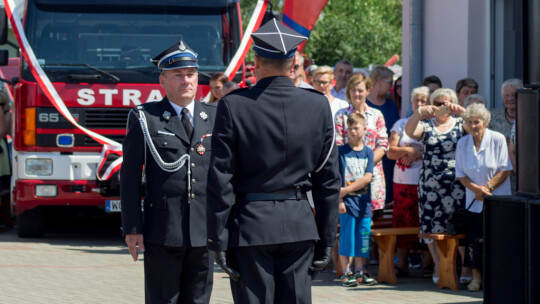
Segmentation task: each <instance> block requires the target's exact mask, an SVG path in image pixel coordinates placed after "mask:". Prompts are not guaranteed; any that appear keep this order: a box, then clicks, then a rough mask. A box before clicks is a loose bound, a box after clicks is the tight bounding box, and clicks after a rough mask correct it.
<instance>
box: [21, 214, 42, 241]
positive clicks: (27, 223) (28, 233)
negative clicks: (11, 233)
mask: <svg viewBox="0 0 540 304" xmlns="http://www.w3.org/2000/svg"><path fill="white" fill-rule="evenodd" d="M44 234H45V217H44V215H43V209H42V208H40V207H36V208H34V209H30V210H26V211H24V212H22V213H21V214H19V215H17V235H18V236H19V237H21V238H40V237H43V235H44Z"/></svg>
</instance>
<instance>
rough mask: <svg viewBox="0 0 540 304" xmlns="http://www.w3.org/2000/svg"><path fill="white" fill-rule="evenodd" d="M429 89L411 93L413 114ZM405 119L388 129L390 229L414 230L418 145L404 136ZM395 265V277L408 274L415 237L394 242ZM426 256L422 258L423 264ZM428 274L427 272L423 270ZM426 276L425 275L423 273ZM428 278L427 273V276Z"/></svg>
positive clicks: (419, 160) (419, 162) (426, 98)
mask: <svg viewBox="0 0 540 304" xmlns="http://www.w3.org/2000/svg"><path fill="white" fill-rule="evenodd" d="M429 94H430V92H429V88H428V87H418V88H415V89H414V90H412V93H411V104H412V108H413V111H415V112H416V111H417V110H418V108H419V107H421V106H425V105H427V104H429ZM407 120H409V118H408V117H407V118H402V119H400V120H398V121H397V122H396V123H395V124H394V126H393V127H392V130H390V140H389V149H388V153H387V154H388V158H389V159H391V160H395V161H396V165H395V166H394V186H393V187H394V208H393V209H394V211H393V212H392V227H393V228H398V227H418V226H419V225H420V222H419V221H418V178H419V176H420V168H421V167H422V142H421V141H419V140H414V139H411V138H410V137H409V136H407V134H405V124H406V123H407ZM396 248H397V256H398V264H397V266H396V271H397V274H396V275H397V276H398V277H406V276H408V274H409V271H408V268H409V263H408V256H409V250H411V249H419V248H420V244H419V243H418V238H417V237H416V236H415V237H413V238H407V237H404V236H402V237H398V239H397V241H396ZM428 260H429V257H428V258H426V256H425V255H424V262H427V261H428ZM424 264H425V263H424ZM424 271H428V269H424ZM425 273H427V272H425ZM429 275H430V276H431V273H429Z"/></svg>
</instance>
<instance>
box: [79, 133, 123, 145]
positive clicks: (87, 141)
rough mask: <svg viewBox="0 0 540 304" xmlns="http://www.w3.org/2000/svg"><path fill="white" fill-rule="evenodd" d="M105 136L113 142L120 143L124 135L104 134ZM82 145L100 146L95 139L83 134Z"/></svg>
mask: <svg viewBox="0 0 540 304" xmlns="http://www.w3.org/2000/svg"><path fill="white" fill-rule="evenodd" d="M104 136H105V137H107V138H109V139H112V140H114V141H115V142H117V143H119V144H122V141H123V140H124V135H104ZM84 145H85V146H87V147H97V146H101V145H100V144H99V143H98V142H97V141H95V140H93V139H92V138H91V137H90V136H88V135H85V136H84Z"/></svg>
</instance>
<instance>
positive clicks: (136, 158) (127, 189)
mask: <svg viewBox="0 0 540 304" xmlns="http://www.w3.org/2000/svg"><path fill="white" fill-rule="evenodd" d="M144 150H145V142H144V137H143V134H142V131H141V126H140V124H139V115H138V112H137V111H135V110H131V112H130V114H129V117H128V127H127V134H126V137H125V138H124V141H123V143H122V152H123V160H122V167H121V168H120V198H121V202H122V203H121V204H122V227H123V233H124V235H126V234H142V233H143V220H142V210H141V179H142V170H143V165H144Z"/></svg>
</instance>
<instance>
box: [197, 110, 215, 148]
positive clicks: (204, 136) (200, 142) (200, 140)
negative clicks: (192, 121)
mask: <svg viewBox="0 0 540 304" xmlns="http://www.w3.org/2000/svg"><path fill="white" fill-rule="evenodd" d="M203 113H204V112H201V116H202V114H203ZM204 115H206V113H205V114H204ZM210 136H212V133H208V134H204V135H203V137H201V139H199V141H198V142H197V143H198V144H199V145H198V146H197V153H199V154H200V155H203V154H204V152H206V148H205V147H204V146H203V140H204V139H205V138H207V137H210Z"/></svg>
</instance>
